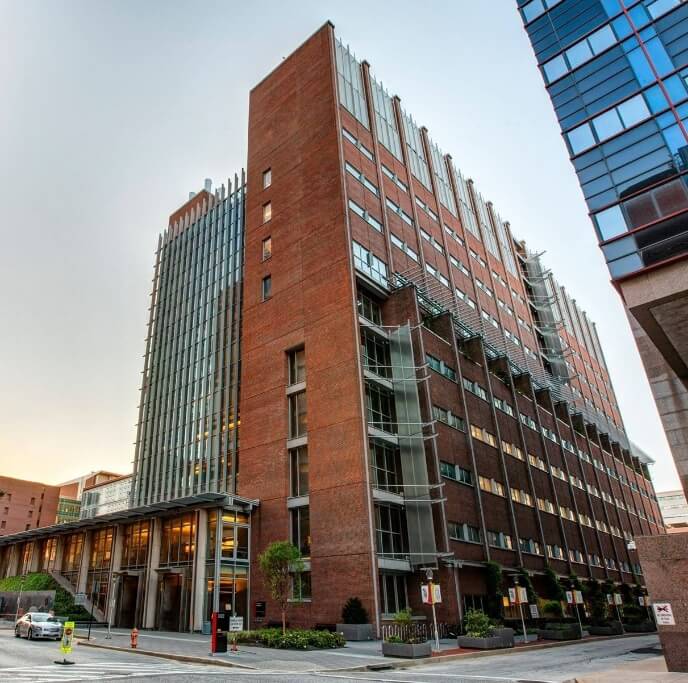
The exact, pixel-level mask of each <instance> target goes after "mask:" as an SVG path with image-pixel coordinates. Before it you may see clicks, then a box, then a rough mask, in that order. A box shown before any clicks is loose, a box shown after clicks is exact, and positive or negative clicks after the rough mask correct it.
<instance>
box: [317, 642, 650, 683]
mask: <svg viewBox="0 0 688 683" xmlns="http://www.w3.org/2000/svg"><path fill="white" fill-rule="evenodd" d="M646 635H648V634H647V633H625V634H624V635H621V636H595V637H594V638H590V639H587V638H586V639H585V640H575V641H570V640H569V641H553V642H550V643H542V644H540V645H522V646H521V647H513V648H511V647H510V648H504V649H500V650H480V651H478V652H467V653H466V654H453V655H438V656H436V657H422V658H419V659H405V660H402V661H390V662H389V664H386V663H385V664H384V665H382V664H372V665H371V664H368V665H366V664H364V665H362V666H354V667H348V668H344V669H319V670H318V671H319V672H320V673H335V672H345V671H348V672H363V671H368V672H369V671H371V669H370V668H369V667H370V666H374V667H377V666H384V667H385V668H391V669H407V668H410V667H415V666H425V665H427V664H435V663H437V664H440V663H442V662H454V661H456V660H458V659H479V658H481V657H492V656H494V655H515V654H519V653H520V652H532V651H534V650H549V649H550V648H553V647H571V646H575V645H578V644H579V643H597V642H600V641H603V640H621V639H622V638H637V637H639V636H646ZM567 683H569V682H567Z"/></svg>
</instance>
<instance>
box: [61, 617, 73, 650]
mask: <svg viewBox="0 0 688 683" xmlns="http://www.w3.org/2000/svg"><path fill="white" fill-rule="evenodd" d="M73 641H74V622H73V621H66V622H65V625H64V628H63V629H62V640H61V641H60V650H61V651H62V654H64V655H68V654H69V653H70V652H71V651H72V642H73Z"/></svg>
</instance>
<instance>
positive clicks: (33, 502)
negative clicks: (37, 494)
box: [29, 496, 36, 505]
mask: <svg viewBox="0 0 688 683" xmlns="http://www.w3.org/2000/svg"><path fill="white" fill-rule="evenodd" d="M29 504H30V505H35V504H36V499H35V498H34V497H33V496H32V497H31V503H29Z"/></svg>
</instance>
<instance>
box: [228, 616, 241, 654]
mask: <svg viewBox="0 0 688 683" xmlns="http://www.w3.org/2000/svg"><path fill="white" fill-rule="evenodd" d="M243 630H244V617H236V616H234V617H229V632H230V633H231V634H233V635H232V652H238V651H239V650H238V648H237V633H239V632H240V631H243Z"/></svg>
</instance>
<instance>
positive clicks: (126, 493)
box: [79, 474, 132, 519]
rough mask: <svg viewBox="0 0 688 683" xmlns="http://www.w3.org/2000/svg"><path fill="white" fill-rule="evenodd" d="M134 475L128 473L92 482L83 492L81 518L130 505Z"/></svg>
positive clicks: (123, 508) (125, 507) (104, 513)
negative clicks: (98, 482) (96, 482)
mask: <svg viewBox="0 0 688 683" xmlns="http://www.w3.org/2000/svg"><path fill="white" fill-rule="evenodd" d="M131 482H132V475H131V474H126V475H123V476H121V477H118V478H116V479H110V480H109V481H104V482H101V483H100V484H91V485H90V486H86V487H85V488H84V491H83V493H82V494H81V509H80V511H79V512H80V514H79V516H80V518H81V519H88V518H89V517H97V516H99V515H106V514H108V513H110V512H117V511H118V510H126V509H127V508H128V507H129V498H130V497H131Z"/></svg>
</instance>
